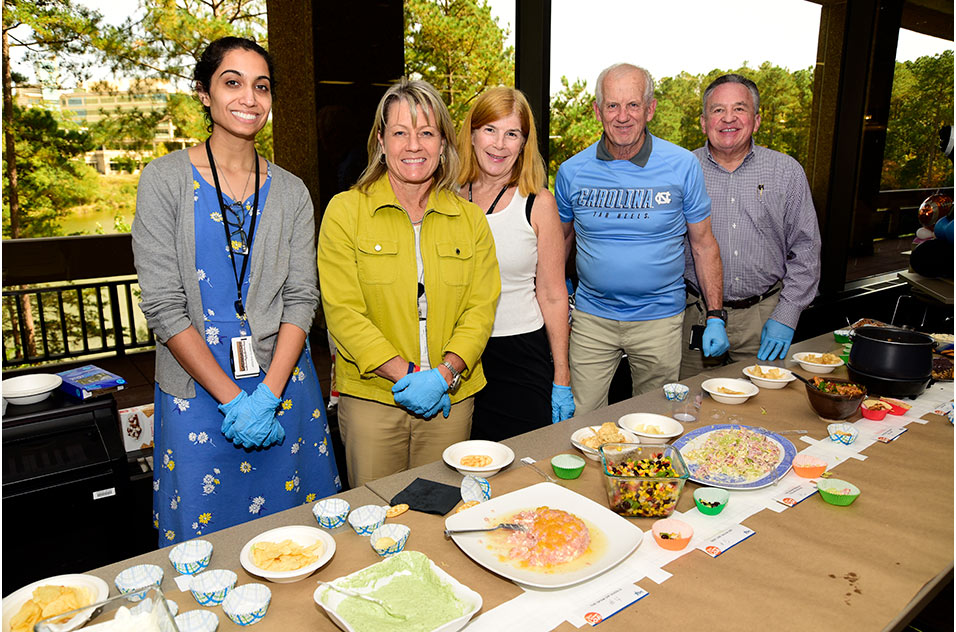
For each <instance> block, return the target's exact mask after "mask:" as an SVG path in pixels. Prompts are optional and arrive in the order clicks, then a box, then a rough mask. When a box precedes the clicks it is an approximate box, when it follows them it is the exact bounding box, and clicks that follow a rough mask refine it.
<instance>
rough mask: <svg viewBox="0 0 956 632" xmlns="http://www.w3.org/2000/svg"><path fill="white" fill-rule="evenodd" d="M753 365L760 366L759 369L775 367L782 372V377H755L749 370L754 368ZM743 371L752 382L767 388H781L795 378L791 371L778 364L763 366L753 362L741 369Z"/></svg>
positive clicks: (767, 369)
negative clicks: (751, 364)
mask: <svg viewBox="0 0 956 632" xmlns="http://www.w3.org/2000/svg"><path fill="white" fill-rule="evenodd" d="M754 367H760V370H761V371H769V370H770V369H777V370H779V371H780V372H781V373H783V374H784V377H780V378H772V377H757V376H756V375H753V374H752V373H751V372H750V371H752V370H753V369H754ZM743 372H744V375H746V376H747V377H749V378H750V381H751V382H753V383H754V384H756V385H757V386H758V387H760V388H769V389H777V388H783V387H784V386H786V385H787V384H789V383H790V382H793V381H794V380H795V379H797V378H795V377H793V373H791V372H790V371H788V370H787V369H784V368H782V367H779V366H764V365H762V364H755V365H753V366H748V367H747V368H745V369H743Z"/></svg>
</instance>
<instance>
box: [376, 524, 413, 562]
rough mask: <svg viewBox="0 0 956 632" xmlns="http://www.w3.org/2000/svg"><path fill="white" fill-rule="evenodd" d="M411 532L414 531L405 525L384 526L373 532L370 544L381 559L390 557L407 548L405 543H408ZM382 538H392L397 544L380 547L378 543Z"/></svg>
mask: <svg viewBox="0 0 956 632" xmlns="http://www.w3.org/2000/svg"><path fill="white" fill-rule="evenodd" d="M411 532H412V530H411V529H409V528H408V527H407V526H406V525H403V524H397V523H389V524H383V525H382V526H381V527H379V528H378V529H376V530H375V531H373V532H372V537H370V538H369V544H371V545H372V548H373V549H375V552H376V553H378V554H379V555H380V556H381V557H388V556H389V555H395V554H396V553H401V551H402V549H404V548H405V543H406V542H408V536H409V534H410V533H411ZM382 538H391V539H392V540H394V542H395V543H394V544H392V545H391V546H385V547H379V546H378V542H379V540H381V539H382Z"/></svg>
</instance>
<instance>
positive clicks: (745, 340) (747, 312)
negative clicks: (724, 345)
mask: <svg viewBox="0 0 956 632" xmlns="http://www.w3.org/2000/svg"><path fill="white" fill-rule="evenodd" d="M779 300H780V292H777V293H776V294H774V295H773V296H768V297H767V298H765V299H764V300H762V301H760V302H759V303H757V304H756V305H753V306H751V307H748V308H746V309H733V308H727V339H728V340H730V351H728V352H727V353H726V354H725V355H723V356H721V357H719V358H707V357H705V356H704V352H703V351H698V350H693V351H692V350H690V349H688V348H687V346H688V345H689V344H690V328H691V326H692V325H704V324H706V323H705V322H704V321H706V320H707V317H706V316H705V315H704V303H703V301H701V300H700V299H698V298H696V297H694V296H692V295H691V294H687V308H686V309H685V310H684V328H683V338H682V341H681V354H682V357H681V363H680V379H682V380H684V379H687V378H689V377H693V376H694V375H697V374H698V373H700V372H701V371H703V370H705V369H710V368H713V367H715V366H721V365H724V364H729V363H731V362H737V361H739V360H746V359H752V360H756V358H757V351H759V350H760V333H761V332H762V331H763V326H764V323H766V322H767V319H768V318H770V315H771V314H772V313H773V310H774V308H775V307H777V302H778V301H779Z"/></svg>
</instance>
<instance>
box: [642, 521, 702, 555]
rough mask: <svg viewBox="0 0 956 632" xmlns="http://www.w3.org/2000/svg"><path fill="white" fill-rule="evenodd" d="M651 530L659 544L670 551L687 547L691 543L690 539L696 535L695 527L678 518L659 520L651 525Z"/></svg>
mask: <svg viewBox="0 0 956 632" xmlns="http://www.w3.org/2000/svg"><path fill="white" fill-rule="evenodd" d="M651 532H652V533H653V534H654V541H655V542H657V545H658V546H659V547H661V548H662V549H667V550H668V551H680V550H682V549H684V548H686V547H687V545H688V544H690V539H691V538H692V537H694V527H692V526H690V525H689V524H687V523H686V522H684V521H683V520H677V519H676V518H664V519H663V520H658V521H657V522H655V523H654V524H653V525H651Z"/></svg>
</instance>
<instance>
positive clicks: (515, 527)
mask: <svg viewBox="0 0 956 632" xmlns="http://www.w3.org/2000/svg"><path fill="white" fill-rule="evenodd" d="M498 529H507V530H508V531H527V530H528V529H527V527H525V526H524V525H523V524H518V523H515V522H502V523H500V524H497V525H495V526H493V527H481V528H479V529H445V537H446V538H448V537H451V536H452V535H455V534H458V533H477V532H479V531H497V530H498Z"/></svg>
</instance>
